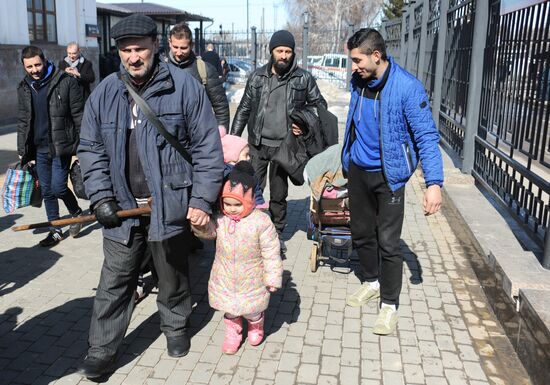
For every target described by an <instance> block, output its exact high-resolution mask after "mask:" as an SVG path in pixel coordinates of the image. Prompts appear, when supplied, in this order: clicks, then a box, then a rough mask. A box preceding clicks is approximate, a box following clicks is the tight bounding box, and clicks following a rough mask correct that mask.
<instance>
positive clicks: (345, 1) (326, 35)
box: [285, 0, 384, 54]
mask: <svg viewBox="0 0 550 385" xmlns="http://www.w3.org/2000/svg"><path fill="white" fill-rule="evenodd" d="M383 3H384V0H370V1H365V0H285V6H286V8H287V10H288V14H289V20H288V23H287V29H289V30H290V31H291V32H293V34H294V36H296V40H297V43H298V45H300V46H301V42H302V37H301V32H302V28H303V14H304V12H306V11H307V12H308V13H309V51H310V52H311V54H320V53H327V52H344V44H345V41H346V39H347V36H346V35H347V28H348V25H349V24H353V25H354V26H355V28H356V29H357V28H361V27H365V26H372V24H373V23H374V21H375V19H376V17H377V15H378V14H379V13H380V12H381V11H382V6H383Z"/></svg>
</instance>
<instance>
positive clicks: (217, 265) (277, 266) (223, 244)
mask: <svg viewBox="0 0 550 385" xmlns="http://www.w3.org/2000/svg"><path fill="white" fill-rule="evenodd" d="M216 232H217V240H216V258H215V260H214V264H213V266H212V271H211V272H210V280H209V282H208V299H209V302H210V306H212V307H213V308H214V309H217V310H220V311H224V312H226V313H230V314H233V315H245V314H252V313H259V312H262V311H264V310H265V309H267V306H268V304H269V291H268V290H267V286H273V287H276V288H281V285H282V276H283V263H282V261H281V256H280V255H281V254H280V246H279V237H278V236H277V232H276V231H275V227H274V226H273V223H272V222H271V219H270V218H269V216H268V215H267V214H265V213H263V212H261V211H259V210H253V211H252V213H251V214H250V215H248V216H246V217H245V218H242V219H241V220H240V221H238V222H235V221H234V220H232V219H231V218H229V217H227V216H225V215H222V216H220V217H218V218H217V219H216Z"/></svg>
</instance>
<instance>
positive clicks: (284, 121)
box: [231, 30, 327, 253]
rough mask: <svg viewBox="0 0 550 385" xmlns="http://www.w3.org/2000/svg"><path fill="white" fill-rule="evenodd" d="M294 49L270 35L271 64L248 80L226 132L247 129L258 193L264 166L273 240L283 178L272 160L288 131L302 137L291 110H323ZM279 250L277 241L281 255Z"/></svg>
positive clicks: (282, 37) (281, 213) (282, 218)
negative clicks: (317, 106)
mask: <svg viewBox="0 0 550 385" xmlns="http://www.w3.org/2000/svg"><path fill="white" fill-rule="evenodd" d="M294 46H295V42H294V36H292V34H291V33H290V32H288V31H284V30H282V31H277V32H275V33H274V34H273V36H272V37H271V40H270V42H269V50H270V51H271V59H270V60H269V62H268V63H267V64H266V65H265V66H263V67H260V68H258V69H257V70H256V71H254V72H253V73H252V75H250V78H249V79H248V82H247V83H246V88H245V90H244V95H243V98H242V99H241V103H240V104H239V107H238V108H237V113H236V114H235V118H234V119H233V126H232V128H231V133H232V134H233V135H237V136H241V134H242V132H243V131H244V127H245V126H246V125H248V143H249V144H250V157H251V160H252V165H253V166H254V170H255V172H256V176H257V177H258V178H259V180H260V182H261V187H262V189H263V188H264V187H265V184H266V177H267V167H268V165H269V194H270V198H269V212H270V214H271V219H272V220H273V223H274V224H275V228H276V229H277V232H278V233H279V237H281V233H282V232H283V230H284V227H285V224H286V208H287V203H286V198H287V196H288V174H287V173H286V171H285V170H284V169H283V168H282V167H280V166H278V165H277V164H275V163H274V162H272V159H273V157H274V155H275V153H276V152H277V149H278V148H279V146H280V145H281V143H282V142H283V140H284V138H285V136H286V135H287V133H288V132H289V131H292V133H293V134H294V135H296V136H301V135H303V134H304V133H303V132H302V130H301V129H300V127H299V126H298V125H297V124H295V123H294V122H293V121H292V119H291V115H292V113H293V111H294V110H299V109H303V108H304V107H305V106H306V105H307V106H313V108H314V109H316V107H315V106H316V105H322V106H324V107H325V108H326V107H327V103H326V101H325V99H324V98H323V96H322V95H321V92H320V91H319V88H318V87H317V83H316V82H315V79H314V78H313V76H312V75H311V73H309V72H308V71H306V70H303V69H301V68H299V67H298V65H297V62H296V55H295V53H294ZM285 250H286V248H285V245H284V242H283V241H282V240H281V251H282V252H283V253H284V252H285Z"/></svg>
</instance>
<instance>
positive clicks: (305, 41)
mask: <svg viewBox="0 0 550 385" xmlns="http://www.w3.org/2000/svg"><path fill="white" fill-rule="evenodd" d="M302 16H303V18H304V29H303V31H302V68H304V69H305V70H307V69H308V68H307V57H308V55H309V24H308V22H309V20H308V19H309V13H308V12H307V11H305V12H304V13H303V14H302Z"/></svg>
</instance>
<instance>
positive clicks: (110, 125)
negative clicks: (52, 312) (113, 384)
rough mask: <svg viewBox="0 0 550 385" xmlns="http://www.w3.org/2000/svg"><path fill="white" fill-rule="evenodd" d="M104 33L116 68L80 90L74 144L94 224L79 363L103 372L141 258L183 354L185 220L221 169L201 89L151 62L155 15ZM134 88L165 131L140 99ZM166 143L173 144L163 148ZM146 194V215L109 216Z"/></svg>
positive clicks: (211, 190)
mask: <svg viewBox="0 0 550 385" xmlns="http://www.w3.org/2000/svg"><path fill="white" fill-rule="evenodd" d="M111 37H112V38H113V39H115V41H116V42H117V47H118V51H119V55H120V58H121V63H122V65H121V67H120V72H119V73H116V74H111V75H109V76H107V77H106V78H105V79H103V81H102V82H101V83H100V84H99V85H98V86H97V87H96V88H95V89H94V91H93V92H92V94H91V95H90V98H89V99H88V102H87V103H86V109H85V111H84V118H83V120H82V132H81V135H80V145H79V146H78V157H79V159H80V164H81V167H82V176H83V179H84V186H85V188H86V194H87V195H88V197H89V198H90V204H91V206H92V208H93V210H94V212H95V215H96V218H97V220H98V222H99V223H100V224H101V225H103V227H104V230H103V251H104V256H105V257H104V261H103V268H102V271H101V277H100V280H99V284H98V287H97V292H96V296H95V300H94V308H93V312H92V321H91V324H90V334H89V338H88V343H89V349H88V354H87V356H86V358H85V359H84V361H83V362H82V364H81V365H80V366H79V372H80V373H81V374H83V375H84V376H86V377H88V378H98V377H101V376H102V375H104V374H105V373H107V372H108V371H109V366H110V364H111V363H112V362H113V361H114V360H115V358H116V356H117V351H118V348H119V347H120V345H121V343H122V340H123V339H124V335H125V333H126V330H127V328H128V326H129V324H130V319H131V316H132V312H133V310H134V305H135V301H134V291H135V289H136V286H137V281H138V276H139V273H140V270H141V267H142V266H143V265H144V264H145V263H146V262H148V261H147V259H148V258H152V259H153V262H154V266H155V268H156V272H157V275H158V296H157V306H158V309H159V316H160V329H161V330H162V332H163V333H164V335H165V336H166V346H167V351H168V355H169V356H171V357H181V356H184V355H186V354H187V353H188V352H189V349H190V339H189V338H190V336H189V333H188V329H187V328H188V322H189V316H190V315H191V305H192V297H191V288H190V282H189V264H188V255H189V237H190V225H196V226H203V225H205V224H207V223H208V222H209V220H210V214H211V213H212V206H213V205H214V203H215V202H216V200H217V197H218V192H219V190H220V187H221V182H222V177H223V154H222V145H221V139H220V134H219V131H218V128H217V124H216V119H215V117H214V114H213V113H212V107H211V105H210V102H209V101H208V98H207V96H206V93H205V91H204V88H203V87H202V86H201V85H200V84H199V83H198V82H197V81H196V80H195V79H194V78H193V77H192V76H191V75H189V74H188V73H187V72H186V71H180V70H179V69H177V68H176V67H174V66H171V65H168V64H166V63H162V62H160V61H159V58H158V56H157V55H156V52H157V50H158V41H157V26H156V24H155V22H154V21H153V20H152V19H151V18H150V17H148V16H144V15H141V14H134V15H131V16H128V17H126V18H124V19H122V20H120V21H119V22H118V23H117V24H115V25H114V26H113V27H112V28H111ZM130 90H132V92H133V93H131V92H130ZM132 95H134V96H132ZM138 96H139V99H143V102H145V103H146V104H147V105H148V106H149V108H148V109H150V110H151V113H152V114H154V115H155V116H156V118H157V119H158V120H159V121H160V122H161V123H162V125H163V126H164V128H165V130H166V131H167V133H166V134H167V135H165V134H161V133H160V132H159V129H158V128H157V127H159V125H158V124H156V123H155V121H156V120H157V119H155V117H152V116H151V115H150V114H149V113H147V112H146V111H147V110H148V109H147V108H143V107H140V104H141V103H142V102H140V101H139V100H138ZM141 106H144V104H141ZM150 116H151V118H150ZM168 135H170V136H171V137H172V139H174V141H171V140H170V142H169V141H168V140H167V139H166V138H167V137H168V138H169V137H170V136H168ZM175 141H177V142H179V145H176V146H177V147H183V148H180V150H178V149H177V148H175V147H173V145H172V143H175ZM180 151H181V152H180ZM186 152H187V156H186V155H185V153H186ZM149 198H152V203H151V213H150V215H144V216H140V217H138V218H127V219H125V220H122V219H121V218H120V217H118V215H117V211H119V210H120V209H131V208H136V207H138V206H140V205H142V204H146V202H148V201H149V200H150V199H149Z"/></svg>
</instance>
